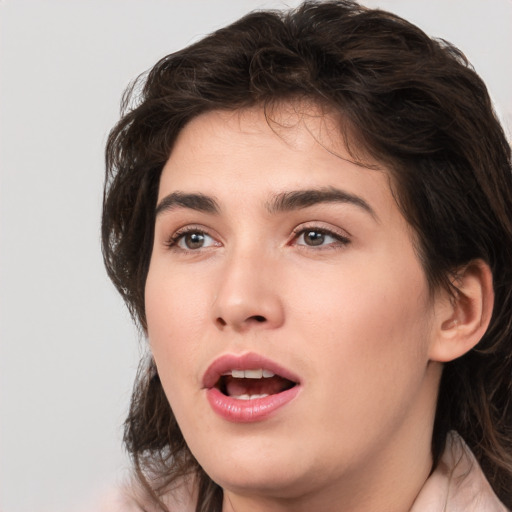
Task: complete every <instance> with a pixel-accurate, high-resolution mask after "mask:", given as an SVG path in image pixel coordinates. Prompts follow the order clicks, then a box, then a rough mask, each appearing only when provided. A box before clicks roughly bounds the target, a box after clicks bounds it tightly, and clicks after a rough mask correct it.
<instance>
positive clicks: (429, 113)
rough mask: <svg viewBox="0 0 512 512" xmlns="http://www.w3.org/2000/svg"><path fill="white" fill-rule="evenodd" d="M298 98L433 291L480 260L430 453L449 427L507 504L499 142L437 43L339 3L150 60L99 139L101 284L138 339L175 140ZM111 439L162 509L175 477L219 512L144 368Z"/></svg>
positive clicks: (455, 54) (505, 211) (459, 62)
mask: <svg viewBox="0 0 512 512" xmlns="http://www.w3.org/2000/svg"><path fill="white" fill-rule="evenodd" d="M304 99H305V100H307V101H310V102H311V101H313V102H314V103H317V104H319V105H321V106H322V107H323V108H325V109H326V111H328V112H330V113H332V114H334V116H336V118H339V119H340V123H339V133H340V137H343V138H344V140H345V142H346V143H347V145H348V148H349V149H351V148H352V149H353V150H357V151H355V152H357V153H358V154H365V155H370V156H371V157H372V158H375V159H376V160H377V161H379V162H382V163H384V164H385V165H386V166H387V167H388V168H389V169H391V174H392V176H391V177H392V184H393V187H394V192H395V194H396V199H397V203H398V205H399V207H400V208H401V209H402V211H403V214H404V216H405V218H406V219H407V221H408V222H409V224H410V225H411V226H412V227H413V229H414V231H415V232H416V235H417V240H418V242H417V244H418V247H417V251H418V254H419V257H420V259H421V262H422V265H423V267H424V270H425V273H426V275H427V278H428V280H429V284H430V286H431V288H432V289H436V288H437V287H439V286H445V287H447V288H449V287H450V284H449V283H450V276H453V273H454V272H456V271H457V269H460V268H461V267H462V266H464V265H465V264H467V263H468V262H470V261H471V260H474V259H476V258H481V259H482V260H484V261H486V262H487V263H488V264H489V266H490V268H491V270H492V273H493V276H494V282H493V284H494V291H495V306H494V312H493V316H492V320H491V323H490V326H489V328H488V331H487V332H486V334H485V335H484V337H483V338H482V340H481V341H480V342H479V344H478V345H477V346H476V348H475V349H473V350H471V351H470V352H469V353H467V354H466V355H465V356H463V357H461V358H459V359H457V360H455V361H452V362H450V363H447V364H446V365H445V367H444V371H443V376H442V380H441V384H440V391H439V399H438V407H437V413H436V419H435V425H434V435H433V440H432V452H433V457H434V462H436V461H437V460H438V459H439V456H440V454H441V453H442V451H443V448H444V443H445V439H446V434H447V432H448V431H449V430H451V429H453V430H456V431H458V432H459V433H460V434H461V436H462V437H463V438H464V439H465V440H466V442H467V444H468V445H469V446H470V448H471V449H472V451H473V452H474V454H475V456H476V458H477V460H478V461H479V463H480V464H481V466H482V468H483V470H484V472H485V474H486V476H487V478H488V479H489V481H490V483H491V485H492V487H493V488H494V490H495V492H496V494H497V495H498V496H499V498H500V499H501V500H502V501H503V503H504V504H505V505H506V506H508V507H511V508H512V173H511V163H510V146H509V144H508V142H507V140H506V137H505V135H504V133H503V130H502V128H501V126H500V124H499V122H498V121H497V119H496V116H495V114H494V112H493V108H492V105H491V101H490V99H489V95H488V93H487V90H486V87H485V85H484V83H483V82H482V80H481V79H480V78H479V76H478V75H477V74H476V73H475V71H474V70H473V69H472V68H471V66H470V65H469V64H468V62H467V60H466V58H465V57H464V55H463V54H462V53H461V52H460V51H459V50H458V49H456V48H455V47H453V46H452V45H451V44H449V43H447V42H446V41H442V40H433V39H431V38H429V37H428V36H427V35H425V34H424V33H423V32H422V31H421V30H420V29H419V28H417V27H416V26H414V25H412V24H410V23H408V22H407V21H405V20H403V19H401V18H399V17H398V16H395V15H393V14H390V13H388V12H384V11H381V10H373V9H367V8H365V7H362V6H360V5H358V4H357V3H355V2H352V1H348V0H347V1H343V0H340V1H328V2H322V3H316V2H306V3H304V4H302V5H301V6H300V7H298V8H297V9H294V10H290V11H286V12H274V11H263V12H254V13H251V14H249V15H247V16H245V17H244V18H242V19H240V20H239V21H237V22H235V23H233V24H232V25H230V26H228V27H226V28H223V29H221V30H218V31H216V32H214V33H213V34H211V35H209V36H207V37H205V38H204V39H202V40H201V41H199V42H197V43H195V44H193V45H191V46H189V47H187V48H185V49H183V50H181V51H178V52H176V53H173V54H171V55H168V56H167V57H165V58H163V59H162V60H160V61H159V62H158V63H157V64H156V65H155V66H154V67H153V68H152V69H151V70H150V71H149V73H147V74H145V75H143V76H141V77H139V79H138V80H137V81H136V82H135V83H134V84H133V85H132V86H131V87H130V88H129V89H128V91H127V92H126V94H125V97H124V99H123V103H122V118H121V120H120V121H119V123H118V124H117V125H116V126H115V127H114V128H113V130H112V131H111V133H110V137H109V139H108V144H107V149H106V165H107V174H106V185H105V195H104V205H103V224H102V240H103V251H104V259H105V264H106V268H107V271H108V274H109V276H110V278H111V279H112V281H113V282H114V284H115V286H116V287H117V289H118V290H119V292H120V293H121V295H122V296H123V298H124V300H125V301H126V303H127V305H128V307H129V309H130V311H131V313H132V315H133V317H134V318H135V320H136V321H137V322H138V323H139V325H140V326H141V328H142V330H143V331H144V332H145V331H146V327H147V326H146V315H145V307H144V287H145V281H146V276H147V272H148V267H149V262H150V257H151V250H152V242H153V230H154V223H155V207H156V199H157V193H158V186H159V178H160V174H161V171H162V167H163V166H164V164H165V162H166V161H167V159H168V158H169V155H170V153H171V151H172V148H173V144H174V141H175V140H176V137H177V135H178V134H179V132H180V130H182V129H183V127H184V126H185V125H186V124H187V123H188V122H189V121H190V120H191V119H193V118H194V117H196V116H199V115H200V114H202V113H204V112H208V111H212V110H217V109H222V110H236V109H241V108H245V107H251V106H256V105H260V106H262V107H263V108H267V109H268V108H269V106H272V105H276V104H279V103H280V102H283V101H301V100H304ZM355 159H356V160H358V159H357V158H356V156H355ZM358 161H359V162H360V160H358ZM362 165H364V162H362ZM124 439H125V443H126V446H127V448H128V450H129V452H130V454H131V456H132V458H133V461H134V466H135V469H136V472H137V475H138V477H139V480H140V481H141V483H142V485H143V486H144V488H145V489H146V491H147V493H148V494H149V495H151V497H152V498H153V499H154V502H155V503H156V504H158V503H159V504H160V506H161V507H162V510H167V509H166V507H165V505H164V503H163V502H162V501H161V498H162V496H163V494H164V493H165V492H166V491H168V490H169V489H170V488H171V487H172V486H173V484H176V483H177V482H178V481H179V480H180V479H182V478H184V477H185V476H186V477H194V478H195V479H196V480H195V482H196V484H197V492H198V502H197V506H196V511H197V512H199V511H202V512H215V511H220V510H221V506H222V489H221V488H220V487H219V486H218V485H217V484H215V483H214V482H213V481H212V480H211V479H210V478H209V477H208V475H206V473H204V471H203V470H202V468H201V466H200V465H199V464H198V462H197V461H196V460H195V459H194V457H193V456H192V454H191V453H190V451H189V449H188V447H187V445H186V443H185V441H184V439H183V436H182V434H181V432H180V429H179V426H178V425H177V423H176V420H175V418H174V415H173V412H172V409H171V407H170V406H169V403H168V401H167V399H166V397H165V395H164V391H163V389H162V385H161V383H160V379H159V376H158V374H157V372H156V369H155V366H154V364H153V362H152V360H151V358H150V357H148V359H147V360H144V361H143V363H142V365H141V368H140V370H139V374H138V377H137V380H136V383H135V387H134V391H133V397H132V402H131V407H130V412H129V415H128V418H127V420H126V423H125V438H124Z"/></svg>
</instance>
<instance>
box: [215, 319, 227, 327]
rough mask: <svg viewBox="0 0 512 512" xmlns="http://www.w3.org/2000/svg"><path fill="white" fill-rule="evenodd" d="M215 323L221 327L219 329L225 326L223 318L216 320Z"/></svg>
mask: <svg viewBox="0 0 512 512" xmlns="http://www.w3.org/2000/svg"><path fill="white" fill-rule="evenodd" d="M217 323H218V324H219V325H220V326H221V327H225V326H226V325H227V323H226V320H224V319H223V318H220V317H219V318H217Z"/></svg>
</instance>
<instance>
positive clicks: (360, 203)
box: [267, 187, 378, 220]
mask: <svg viewBox="0 0 512 512" xmlns="http://www.w3.org/2000/svg"><path fill="white" fill-rule="evenodd" d="M321 203H348V204H352V205H354V206H357V207H358V208H361V209H362V210H364V211H366V212H367V213H369V214H370V215H371V216H372V217H373V218H374V219H375V220H377V219H378V216H377V214H376V213H375V211H374V210H373V208H372V207H371V206H370V205H369V204H368V203H367V202H366V201H365V200H364V199H363V198H362V197H359V196H356V195H354V194H350V193H349V192H345V191H344V190H340V189H337V188H334V187H327V188H320V189H307V190H293V191H290V192H282V193H281V194H277V195H276V196H275V197H274V198H273V199H272V201H270V202H269V203H268V204H267V209H268V211H269V212H270V213H278V212H287V211H292V210H300V209H302V208H308V207H310V206H314V205H316V204H321Z"/></svg>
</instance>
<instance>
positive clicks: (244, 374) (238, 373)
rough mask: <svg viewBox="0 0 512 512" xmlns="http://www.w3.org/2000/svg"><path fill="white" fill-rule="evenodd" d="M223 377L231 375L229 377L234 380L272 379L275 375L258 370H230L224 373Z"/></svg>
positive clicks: (267, 371)
mask: <svg viewBox="0 0 512 512" xmlns="http://www.w3.org/2000/svg"><path fill="white" fill-rule="evenodd" d="M225 375H231V377H235V378H236V379H261V378H264V379H267V378H269V377H273V376H274V375H275V374H274V373H272V372H271V371H269V370H263V369H262V368H258V369H257V370H231V371H229V372H226V373H225Z"/></svg>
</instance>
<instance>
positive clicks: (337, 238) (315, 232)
mask: <svg viewBox="0 0 512 512" xmlns="http://www.w3.org/2000/svg"><path fill="white" fill-rule="evenodd" d="M295 240H296V242H295V243H296V244H297V245H306V246H309V247H326V246H332V245H346V244H348V243H349V242H350V240H349V239H348V238H347V237H345V236H342V235H340V234H338V233H333V232H332V231H328V230H326V229H320V228H305V229H301V230H300V231H298V232H296V239H295Z"/></svg>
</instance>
